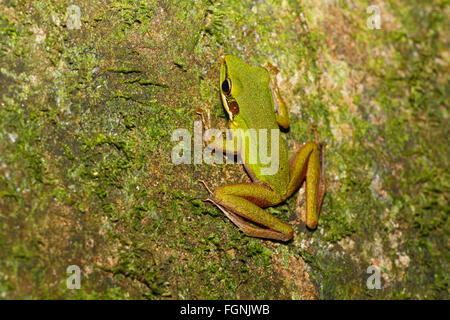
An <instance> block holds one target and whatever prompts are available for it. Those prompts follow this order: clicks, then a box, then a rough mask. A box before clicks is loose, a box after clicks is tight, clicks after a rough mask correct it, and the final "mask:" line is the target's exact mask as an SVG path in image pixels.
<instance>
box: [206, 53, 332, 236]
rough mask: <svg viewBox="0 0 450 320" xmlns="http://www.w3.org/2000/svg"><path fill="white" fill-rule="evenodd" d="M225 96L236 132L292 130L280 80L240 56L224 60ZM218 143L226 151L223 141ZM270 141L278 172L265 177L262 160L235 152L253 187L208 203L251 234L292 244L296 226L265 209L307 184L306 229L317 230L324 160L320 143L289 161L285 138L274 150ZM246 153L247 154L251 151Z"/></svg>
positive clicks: (233, 189)
mask: <svg viewBox="0 0 450 320" xmlns="http://www.w3.org/2000/svg"><path fill="white" fill-rule="evenodd" d="M266 67H267V68H268V69H269V70H270V71H271V73H276V72H278V70H277V69H276V68H275V67H274V66H272V65H270V64H266ZM220 93H221V97H222V102H223V105H224V107H225V110H226V111H227V113H228V116H229V126H230V128H231V129H243V130H244V131H245V130H247V129H251V128H253V129H256V130H258V129H267V130H268V132H270V129H276V130H279V126H281V127H283V128H288V127H289V116H288V110H287V107H286V104H285V103H284V102H283V100H282V98H281V96H280V93H279V90H278V86H277V84H276V81H275V78H274V77H272V79H271V77H270V75H269V72H268V70H266V69H265V68H263V67H256V66H250V65H248V64H246V63H244V62H243V61H241V60H240V59H239V58H238V57H236V56H232V55H227V56H225V57H224V58H223V61H222V64H221V67H220ZM280 136H281V135H280ZM242 137H243V136H242V133H239V131H237V132H234V134H233V139H242ZM317 139H318V138H317V133H316V140H317ZM213 142H214V143H215V144H216V147H220V148H222V150H223V151H224V152H227V150H226V149H225V147H226V144H225V142H224V141H213ZM267 142H268V147H267V148H268V149H269V150H270V148H279V150H278V151H279V152H278V154H279V168H278V171H277V172H276V173H275V174H273V175H263V174H262V173H261V168H262V167H263V165H262V164H261V163H259V158H258V161H257V162H256V163H253V164H251V163H248V161H246V160H247V159H246V158H247V154H244V155H245V156H243V154H242V153H243V152H242V150H237V152H236V151H235V152H234V153H240V154H241V156H242V160H243V161H244V166H245V168H246V170H247V172H248V174H249V176H250V177H251V179H252V181H253V182H252V183H238V184H229V185H225V186H222V187H219V188H217V189H216V190H215V191H214V192H213V193H211V192H210V193H211V195H210V198H209V199H206V200H208V201H211V202H213V203H214V204H216V205H217V206H218V207H219V208H220V209H221V210H222V211H223V212H224V213H225V215H226V216H227V217H228V218H229V219H230V220H231V221H232V222H233V223H234V224H235V225H237V226H238V227H239V228H240V229H241V230H242V231H243V232H244V233H246V234H247V235H249V236H252V237H259V238H267V239H273V240H281V241H288V240H290V239H291V238H292V237H293V234H294V230H293V229H292V227H291V226H290V225H289V224H287V223H285V222H283V221H281V220H279V219H278V218H276V217H274V216H272V215H270V214H269V213H268V212H266V211H265V210H264V209H263V208H266V207H269V206H274V205H276V204H279V203H281V202H283V201H284V200H286V199H287V198H288V197H290V196H291V195H292V194H293V193H294V192H295V191H297V190H298V189H299V188H300V185H301V184H302V182H303V180H305V179H306V225H307V226H308V228H309V229H315V228H316V227H317V222H318V216H319V211H320V207H321V204H322V200H323V198H324V195H325V190H326V186H325V179H324V172H323V159H321V157H322V156H321V155H322V154H323V152H321V145H320V144H319V143H318V141H316V142H308V143H306V144H304V145H303V147H302V148H301V149H300V150H299V151H297V152H295V153H294V154H293V155H292V156H291V157H290V158H288V150H287V146H286V143H285V141H284V139H282V138H280V141H279V142H280V143H278V144H277V145H271V139H270V136H268V138H267ZM247 149H248V148H247ZM244 152H246V153H248V150H246V151H244ZM269 154H270V153H269ZM265 167H267V165H265ZM201 182H203V181H201ZM203 183H204V182H203ZM204 184H205V183H204ZM205 186H206V184H205ZM208 191H209V189H208Z"/></svg>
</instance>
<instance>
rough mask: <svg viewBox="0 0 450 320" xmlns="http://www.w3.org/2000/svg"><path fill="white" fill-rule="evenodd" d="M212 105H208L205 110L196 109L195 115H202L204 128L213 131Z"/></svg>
mask: <svg viewBox="0 0 450 320" xmlns="http://www.w3.org/2000/svg"><path fill="white" fill-rule="evenodd" d="M210 110H211V105H209V104H208V108H207V109H206V110H205V109H204V108H197V109H195V113H197V114H198V115H200V117H201V118H202V124H203V128H205V129H211V112H210Z"/></svg>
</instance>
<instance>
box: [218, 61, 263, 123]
mask: <svg viewBox="0 0 450 320" xmlns="http://www.w3.org/2000/svg"><path fill="white" fill-rule="evenodd" d="M269 80H270V78H269V73H268V72H267V70H266V69H264V68H263V67H254V66H250V65H248V64H246V63H245V62H243V61H242V60H240V59H239V58H238V57H236V56H232V55H227V56H225V58H224V59H223V61H222V65H221V66H220V95H221V97H222V102H223V105H224V107H225V110H226V111H227V113H228V116H229V118H230V120H231V121H233V119H234V117H235V116H237V115H238V114H239V113H241V112H257V111H258V110H249V109H251V108H255V107H257V106H261V105H262V104H263V103H267V98H268V97H271V93H270V88H269ZM269 100H271V99H269Z"/></svg>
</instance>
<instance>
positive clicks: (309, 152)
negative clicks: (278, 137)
mask: <svg viewBox="0 0 450 320" xmlns="http://www.w3.org/2000/svg"><path fill="white" fill-rule="evenodd" d="M316 140H317V137H316ZM323 155H324V152H323V146H322V145H321V144H320V143H318V142H315V143H314V142H308V143H306V144H305V145H304V146H303V147H302V148H301V149H300V150H299V151H298V152H297V153H295V154H294V155H293V156H292V157H291V158H290V159H289V166H290V176H289V185H288V192H287V197H289V196H290V195H291V194H292V193H294V192H295V191H296V190H298V189H299V188H300V186H301V184H302V182H303V180H305V179H306V188H305V190H306V225H307V226H308V228H309V229H315V228H316V227H317V222H318V219H319V211H320V208H321V206H322V201H323V198H324V196H325V192H326V184H325V177H324V162H323V160H324V159H323Z"/></svg>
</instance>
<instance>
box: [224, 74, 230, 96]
mask: <svg viewBox="0 0 450 320" xmlns="http://www.w3.org/2000/svg"><path fill="white" fill-rule="evenodd" d="M222 92H223V93H225V94H226V95H229V94H230V92H231V80H230V79H228V78H227V79H225V80H224V81H223V82H222Z"/></svg>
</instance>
